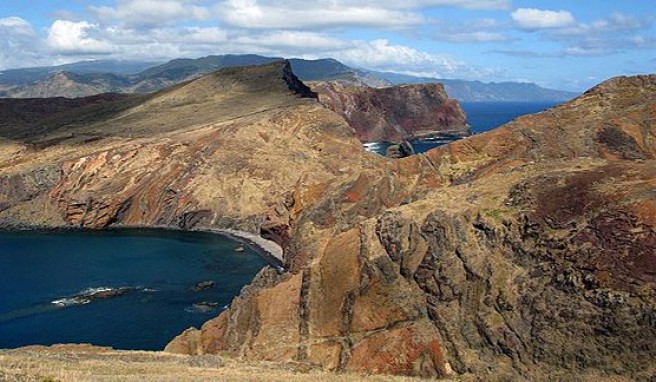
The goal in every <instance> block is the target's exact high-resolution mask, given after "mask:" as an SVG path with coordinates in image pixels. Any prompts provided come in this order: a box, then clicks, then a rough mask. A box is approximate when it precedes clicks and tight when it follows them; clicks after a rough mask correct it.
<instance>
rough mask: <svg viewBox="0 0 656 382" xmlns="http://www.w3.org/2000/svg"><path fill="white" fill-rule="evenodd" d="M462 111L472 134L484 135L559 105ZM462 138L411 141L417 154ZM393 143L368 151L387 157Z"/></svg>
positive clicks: (473, 106)
mask: <svg viewBox="0 0 656 382" xmlns="http://www.w3.org/2000/svg"><path fill="white" fill-rule="evenodd" d="M460 105H461V106H462V109H463V110H464V111H465V113H466V114H467V121H468V122H469V125H470V126H471V130H472V133H474V134H478V133H484V132H486V131H490V130H493V129H495V128H497V127H499V126H501V125H503V124H506V123H508V122H510V121H512V120H513V119H515V118H517V117H520V116H522V115H526V114H533V113H538V112H541V111H544V110H547V109H549V108H551V107H554V106H556V105H558V103H557V102H546V101H545V102H461V103H460ZM459 139H461V138H451V137H443V138H442V139H434V140H421V139H419V140H413V141H410V143H411V144H412V147H413V148H414V151H415V153H417V154H419V153H424V152H426V151H428V150H430V149H433V148H435V147H438V146H443V145H446V144H448V143H451V142H454V141H457V140H459ZM392 144H393V143H392V142H371V143H366V144H365V145H364V146H365V149H366V150H367V151H370V152H373V153H376V154H379V155H383V156H384V155H385V152H386V151H387V148H388V147H389V146H390V145H392Z"/></svg>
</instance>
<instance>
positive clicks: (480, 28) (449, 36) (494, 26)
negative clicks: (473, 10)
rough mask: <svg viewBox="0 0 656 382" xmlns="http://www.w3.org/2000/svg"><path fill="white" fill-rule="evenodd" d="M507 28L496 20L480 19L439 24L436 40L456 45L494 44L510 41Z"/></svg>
mask: <svg viewBox="0 0 656 382" xmlns="http://www.w3.org/2000/svg"><path fill="white" fill-rule="evenodd" d="M504 29H505V26H504V25H501V24H500V23H499V22H498V21H496V20H494V19H479V20H472V21H468V22H464V23H463V22H461V23H457V24H455V23H445V22H441V23H437V33H436V34H435V35H434V36H432V37H433V38H434V39H436V40H442V41H449V42H455V43H492V42H505V41H510V40H511V38H510V37H509V36H507V35H506V34H505V33H504Z"/></svg>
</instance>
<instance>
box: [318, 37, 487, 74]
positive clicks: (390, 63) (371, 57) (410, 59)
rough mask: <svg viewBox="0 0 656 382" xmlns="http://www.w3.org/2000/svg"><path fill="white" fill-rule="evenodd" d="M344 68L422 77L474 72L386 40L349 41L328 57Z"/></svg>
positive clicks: (439, 56)
mask: <svg viewBox="0 0 656 382" xmlns="http://www.w3.org/2000/svg"><path fill="white" fill-rule="evenodd" d="M331 57H334V58H336V59H338V60H340V61H343V62H344V63H346V64H349V65H353V66H356V67H363V68H367V69H372V70H379V71H392V72H399V73H401V72H402V73H405V74H413V75H419V76H426V77H438V78H444V77H453V76H454V75H456V74H457V75H462V77H463V78H464V77H471V76H472V75H473V74H475V71H474V70H472V68H471V67H469V66H468V65H466V64H465V63H464V62H461V61H458V60H456V59H454V58H451V57H449V56H446V55H441V54H434V53H429V52H423V51H419V50H417V49H414V48H411V47H408V46H404V45H393V44H390V42H389V41H388V40H385V39H378V40H373V41H353V42H351V46H350V47H348V48H344V49H341V50H339V51H335V52H332V53H331Z"/></svg>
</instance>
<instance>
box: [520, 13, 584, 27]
mask: <svg viewBox="0 0 656 382" xmlns="http://www.w3.org/2000/svg"><path fill="white" fill-rule="evenodd" d="M511 16H512V19H513V20H514V21H515V23H516V24H517V26H518V27H519V28H521V29H526V30H538V29H548V28H562V27H566V26H569V25H573V24H574V23H575V22H576V20H575V19H574V16H572V14H571V13H570V12H568V11H564V10H560V11H551V10H543V9H537V8H519V9H516V10H515V11H514V12H513V13H512V14H511Z"/></svg>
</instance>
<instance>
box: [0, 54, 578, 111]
mask: <svg viewBox="0 0 656 382" xmlns="http://www.w3.org/2000/svg"><path fill="white" fill-rule="evenodd" d="M280 59H281V58H278V57H265V56H260V55H254V54H249V55H215V56H207V57H201V58H198V59H174V60H171V61H169V62H167V63H164V64H160V65H155V66H151V67H148V68H146V69H144V70H142V71H140V72H137V73H132V72H133V71H134V68H137V67H143V66H145V65H146V64H145V63H134V64H132V66H131V67H132V70H131V71H130V70H124V72H126V71H127V72H130V73H129V74H127V75H126V73H121V72H120V70H118V69H116V70H115V71H113V72H112V71H105V72H102V71H94V70H91V69H89V68H94V66H93V65H92V64H91V63H89V62H81V63H76V64H69V65H65V66H60V67H50V68H33V69H30V68H28V69H13V70H8V71H4V72H0V96H4V97H13V98H17V97H18V98H33V97H54V96H65V97H69V98H71V97H81V96H88V95H93V94H98V93H105V92H128V93H133V92H137V93H143V92H150V91H154V90H158V89H161V88H163V87H166V86H170V85H173V84H175V83H177V82H181V81H186V80H190V79H192V78H195V77H198V76H199V75H202V74H205V73H209V72H212V71H214V70H218V69H221V68H224V67H231V66H250V65H260V64H265V63H270V62H273V61H276V60H280ZM289 61H290V62H291V64H292V68H293V70H294V72H295V73H296V74H297V75H298V76H299V78H300V79H301V80H303V81H326V80H346V81H351V82H352V83H354V84H360V85H368V86H373V87H380V86H387V85H393V84H401V83H432V82H440V83H444V84H445V85H446V86H447V92H448V93H449V95H450V97H451V98H455V99H458V100H460V101H493V100H497V101H518V100H519V101H544V100H549V101H564V100H567V99H571V98H573V97H574V96H575V95H576V93H571V92H563V91H556V90H551V89H544V88H541V87H539V86H537V85H535V84H524V83H513V82H507V83H491V84H486V83H483V82H480V81H465V80H447V79H444V80H442V79H434V78H422V77H412V76H407V75H399V74H394V73H385V72H375V71H369V70H366V69H356V68H352V67H349V66H347V65H344V64H343V63H341V62H339V61H337V60H335V59H331V58H327V59H319V60H303V59H296V58H292V59H290V60H289ZM97 64H98V65H97V66H95V68H98V69H100V68H102V65H103V62H102V61H101V62H98V63H97ZM114 64H115V66H117V67H118V66H120V65H119V63H117V62H114ZM80 68H81V69H80ZM61 72H64V73H66V72H69V73H72V74H71V75H68V74H66V76H67V77H69V80H70V81H72V82H73V83H76V82H77V81H79V82H82V83H87V84H88V83H94V78H95V80H96V82H95V87H87V88H84V87H79V88H78V90H75V89H71V88H74V87H75V85H74V84H73V85H68V87H66V86H59V87H57V86H56V84H50V86H48V84H49V83H51V82H52V81H51V80H50V78H53V77H54V76H56V75H57V74H58V73H61ZM75 75H77V76H75ZM12 76H13V78H12ZM48 76H50V77H48ZM103 78H104V80H103ZM76 79H77V80H76ZM35 81H36V83H35ZM44 88H45V89H46V90H44ZM48 88H50V90H47V89H48Z"/></svg>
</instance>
